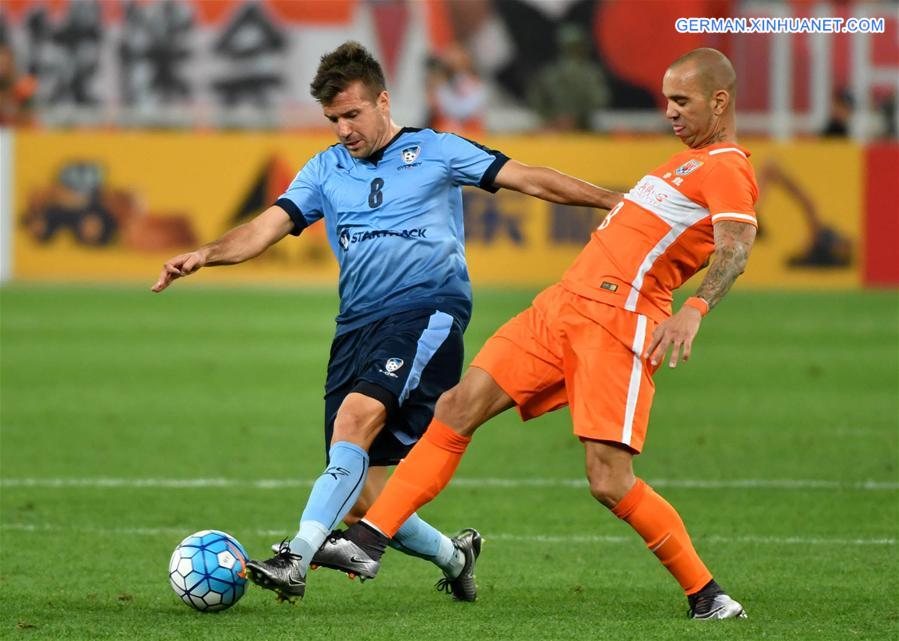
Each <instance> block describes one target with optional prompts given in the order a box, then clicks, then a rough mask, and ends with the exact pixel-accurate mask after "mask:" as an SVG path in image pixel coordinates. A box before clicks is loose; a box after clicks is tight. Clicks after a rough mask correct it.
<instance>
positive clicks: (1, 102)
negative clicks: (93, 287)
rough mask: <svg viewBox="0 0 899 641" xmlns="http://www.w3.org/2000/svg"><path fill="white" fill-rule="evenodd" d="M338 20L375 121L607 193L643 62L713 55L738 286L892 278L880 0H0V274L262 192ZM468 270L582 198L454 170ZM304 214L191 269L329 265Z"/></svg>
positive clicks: (644, 93) (221, 214)
mask: <svg viewBox="0 0 899 641" xmlns="http://www.w3.org/2000/svg"><path fill="white" fill-rule="evenodd" d="M681 17H722V18H723V17H745V18H752V17H782V18H788V17H792V18H802V17H839V18H844V19H849V18H883V24H884V30H883V32H882V33H854V34H850V33H845V34H844V33H839V34H786V33H768V34H685V33H678V32H677V30H676V28H675V22H676V20H677V19H678V18H681ZM348 39H353V40H357V41H359V42H361V43H363V44H364V45H365V46H367V47H368V48H369V49H370V50H371V51H372V52H373V53H374V54H375V56H376V57H377V58H378V59H379V60H380V61H381V63H382V65H383V67H384V71H385V73H386V76H387V82H388V88H389V89H390V92H391V99H392V102H391V106H392V112H393V116H394V119H395V120H396V122H397V123H398V124H401V125H405V126H419V127H421V126H431V127H434V128H435V129H440V130H443V131H451V132H456V133H459V134H462V135H465V136H468V137H471V138H474V139H476V140H478V141H480V142H483V143H484V144H487V145H490V146H493V147H495V148H498V149H500V150H502V151H503V152H505V153H507V154H508V155H510V156H511V157H514V158H516V159H518V160H521V161H522V162H527V163H531V164H540V165H550V166H553V167H556V168H558V169H560V170H562V171H565V172H567V173H570V174H573V175H575V176H578V177H580V178H583V179H585V180H589V181H592V182H595V183H597V184H600V185H604V186H607V187H611V188H616V189H620V190H627V189H628V188H629V187H630V186H631V185H633V184H634V183H635V182H636V181H637V180H639V178H640V177H641V176H642V175H643V174H644V173H646V171H648V170H650V169H651V168H652V167H655V166H657V165H658V164H659V163H660V162H662V161H663V159H664V158H667V157H668V156H670V155H671V154H672V153H675V152H676V151H679V150H680V149H681V145H680V143H679V142H678V141H677V140H676V139H675V138H674V136H673V135H672V134H671V129H670V126H669V124H668V123H667V122H666V121H665V117H664V109H663V107H664V100H663V97H662V94H661V78H662V75H663V73H664V71H665V69H666V67H667V66H668V65H669V64H670V63H671V62H672V61H673V60H674V59H676V58H677V57H679V56H680V55H682V54H683V53H685V52H687V51H689V50H691V49H693V48H696V47H703V46H710V47H716V48H718V49H720V50H722V51H723V52H725V53H726V54H727V55H728V56H729V57H730V58H731V60H732V61H733V62H734V65H735V67H736V70H737V75H738V86H737V105H738V127H739V133H740V141H741V143H743V144H745V145H746V146H748V147H749V148H750V149H751V151H752V153H753V156H752V160H753V164H754V166H755V169H756V173H757V175H758V179H759V186H760V199H759V203H758V213H759V217H760V221H761V229H760V234H759V239H758V242H757V243H756V247H755V249H754V256H753V261H752V263H751V267H750V269H749V270H748V271H747V273H746V274H745V275H744V276H743V277H742V278H741V281H740V286H747V285H748V286H764V287H780V288H783V287H815V288H818V287H829V288H834V287H857V286H889V287H896V286H899V261H897V260H896V258H895V245H896V239H897V238H899V208H897V206H896V203H897V202H899V142H897V121H899V107H897V100H896V96H897V93H899V3H897V2H896V1H890V2H852V1H839V0H831V1H830V2H819V1H806V0H791V1H782V2H768V1H759V0H681V1H679V2H669V1H667V0H0V123H2V125H3V127H2V128H0V280H9V279H11V278H14V279H16V280H22V281H30V280H50V281H58V280H88V281H95V280H119V279H126V280H127V279H130V280H135V279H146V278H149V277H152V276H153V275H154V274H155V273H156V272H157V271H158V268H159V265H160V264H161V262H162V261H163V260H165V259H166V258H167V257H168V256H170V255H171V254H173V253H176V252H179V251H183V250H185V249H189V248H192V247H193V246H196V244H197V243H200V242H205V241H208V240H211V239H212V238H215V237H217V236H219V235H220V234H222V233H223V232H224V231H226V230H227V229H229V228H230V227H232V226H233V225H235V224H237V223H239V222H241V221H244V220H247V219H248V218H249V217H251V216H253V215H255V214H256V213H258V212H259V211H260V210H261V209H263V208H264V207H265V206H266V205H268V204H270V203H272V202H274V201H275V199H277V197H278V196H279V194H281V193H282V192H283V190H284V189H285V188H286V186H287V185H288V184H289V182H290V180H291V179H292V177H293V176H294V175H295V174H296V172H297V170H298V169H299V168H300V167H302V165H303V164H304V163H305V162H306V161H307V160H308V159H309V157H311V156H312V155H313V154H315V153H316V152H318V151H319V150H321V149H323V148H325V147H327V146H328V145H330V144H333V142H334V137H333V134H332V133H331V132H330V131H329V129H328V126H327V124H328V123H327V121H326V120H325V118H324V117H323V116H322V112H321V107H320V106H319V105H318V104H317V103H316V102H315V101H314V100H313V99H312V97H311V96H310V95H309V83H310V81H311V80H312V78H313V76H314V74H315V70H316V68H317V66H318V63H319V60H320V57H321V56H322V55H323V54H324V53H326V52H328V51H331V50H333V49H334V48H335V47H337V46H338V45H340V44H341V43H342V42H344V41H346V40H348ZM463 197H464V199H465V232H466V246H467V252H468V261H469V265H470V267H471V271H472V275H473V278H474V281H475V282H476V283H478V284H499V285H506V284H520V285H523V286H527V287H534V286H539V285H541V284H544V283H547V282H552V281H553V280H555V278H556V277H557V276H558V275H559V274H560V273H562V271H563V270H564V268H565V267H566V265H567V264H568V263H569V262H570V261H571V260H572V259H573V257H574V256H575V255H576V254H577V252H578V251H580V249H581V247H582V246H583V244H584V243H585V242H586V240H587V239H588V238H589V236H590V233H591V232H592V230H594V229H595V228H596V226H597V224H598V223H599V222H600V221H601V220H602V216H603V212H599V211H596V210H592V209H587V208H576V207H562V206H556V205H550V204H548V203H544V202H540V201H536V200H534V199H528V198H526V197H523V196H521V195H520V194H512V193H505V192H500V193H499V194H497V196H495V197H494V196H490V195H488V194H485V193H483V192H480V191H479V190H477V189H466V190H465V191H464V196H463ZM319 227H321V226H313V227H312V228H310V229H309V230H308V231H307V232H306V233H304V234H303V239H302V240H301V241H300V242H297V243H280V244H279V245H278V246H277V247H275V248H273V249H272V251H270V252H267V253H266V254H265V255H264V256H262V257H260V258H259V259H257V260H254V261H252V262H251V263H250V264H248V265H244V266H241V267H240V268H237V269H229V270H210V272H209V274H204V276H203V279H202V280H203V282H206V281H207V279H208V280H215V279H221V280H227V281H229V282H230V281H235V280H266V281H270V280H275V281H285V282H290V283H307V282H328V283H332V282H333V281H334V279H335V277H336V265H335V261H334V260H333V258H332V257H331V255H330V254H331V248H329V247H328V244H327V239H326V238H325V235H324V232H323V230H321V229H319Z"/></svg>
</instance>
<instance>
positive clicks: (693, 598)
mask: <svg viewBox="0 0 899 641" xmlns="http://www.w3.org/2000/svg"><path fill="white" fill-rule="evenodd" d="M735 82H736V75H735V73H734V69H733V66H732V65H731V63H730V61H729V60H728V59H727V57H726V56H724V55H723V54H722V53H720V52H719V51H716V50H714V49H696V50H693V51H691V52H689V53H687V54H686V55H684V56H683V57H681V58H679V59H678V60H676V61H675V62H674V63H673V64H672V65H671V66H670V67H669V68H668V70H667V71H666V73H665V76H664V79H663V81H662V92H663V94H664V95H665V98H666V100H667V110H666V116H667V118H668V120H669V121H670V122H671V125H672V127H673V128H674V133H675V135H676V136H677V137H678V138H680V139H681V140H682V141H683V142H684V143H685V144H686V145H687V146H688V147H689V149H687V150H685V151H682V152H680V153H678V154H675V155H674V156H673V157H672V158H671V159H670V160H668V161H667V162H665V163H664V164H663V165H661V166H660V167H658V168H657V169H655V170H653V171H652V172H650V173H649V174H647V175H646V176H644V177H643V178H642V179H641V180H640V181H639V182H638V183H637V185H636V186H635V187H634V188H633V189H631V190H630V191H629V192H628V193H627V194H625V196H624V200H623V201H622V202H620V203H619V204H618V205H617V206H616V207H615V208H614V209H613V210H612V211H611V212H610V213H609V215H608V216H607V217H606V218H605V219H604V220H603V222H602V224H601V225H600V226H599V228H598V229H597V230H596V231H595V232H594V233H593V235H592V238H591V240H590V242H589V243H588V244H587V246H586V247H585V248H584V250H583V251H582V252H581V254H580V256H578V258H577V259H576V260H575V262H574V264H573V265H572V266H571V267H570V268H569V269H568V271H567V272H566V273H565V274H564V276H563V277H562V280H561V282H559V283H557V284H555V285H553V286H551V287H549V288H548V289H546V290H544V291H543V292H541V293H540V294H539V295H538V296H537V297H536V298H535V299H534V301H533V303H532V304H531V306H530V307H529V308H528V309H526V310H525V311H524V312H522V313H521V314H519V315H518V316H516V317H515V318H513V319H512V320H510V321H509V322H507V323H506V324H505V325H504V326H503V327H501V328H500V329H499V330H498V331H497V332H496V333H495V334H494V335H493V336H492V337H491V338H490V339H489V340H488V341H487V343H486V344H485V345H484V347H483V348H482V349H481V351H480V352H479V353H478V355H477V356H476V357H475V359H474V361H473V362H472V364H471V368H470V369H469V370H468V372H467V373H466V375H465V377H464V378H463V379H462V381H461V382H460V383H459V384H458V385H457V386H455V387H454V388H452V389H450V390H449V391H447V392H446V393H444V394H443V395H442V396H441V397H440V399H439V401H438V402H437V407H436V410H435V412H434V420H433V421H432V422H431V424H430V425H429V427H428V430H427V431H426V432H425V434H424V436H423V437H422V439H421V440H420V441H419V442H418V444H417V445H416V446H415V447H414V448H413V449H412V451H411V452H410V453H409V454H408V455H407V457H406V458H405V460H404V461H403V462H402V463H400V465H399V466H398V467H397V469H396V472H395V473H394V475H393V477H392V478H391V479H390V481H389V482H388V483H387V486H386V488H385V489H384V491H383V493H382V494H381V496H380V497H379V498H378V500H377V501H376V502H375V503H374V505H372V507H371V508H370V509H369V511H368V513H367V514H366V516H365V518H364V519H363V520H362V521H360V522H359V523H357V524H355V525H353V526H352V527H350V528H349V529H348V530H347V531H346V532H343V533H334V534H333V535H332V536H331V537H330V538H329V539H328V540H326V541H325V544H324V545H323V546H322V548H321V549H320V550H319V552H318V554H317V555H316V560H318V559H319V558H321V559H322V561H323V565H325V566H327V567H332V568H335V569H339V570H343V571H346V572H348V573H351V574H356V575H359V576H361V577H363V578H372V577H374V575H375V574H376V573H377V571H378V568H379V567H380V557H381V555H382V554H383V552H384V550H385V548H386V545H387V542H388V540H389V538H390V537H391V536H393V534H394V533H395V532H396V530H397V529H398V528H399V527H400V526H401V525H402V523H403V521H404V520H405V519H406V518H407V517H408V516H409V515H410V514H412V513H413V512H415V510H416V509H418V508H419V507H421V506H422V505H424V504H425V503H427V502H429V501H430V500H432V499H433V498H434V497H436V496H437V494H438V493H439V492H440V491H441V490H442V489H443V488H444V487H445V486H446V484H447V483H448V482H449V480H450V478H451V477H452V475H453V473H454V471H455V469H456V466H457V465H458V463H459V461H460V460H461V458H462V455H463V454H464V452H465V449H466V447H467V446H468V443H469V442H470V441H471V436H472V434H473V433H474V432H475V430H476V429H477V428H478V427H479V426H480V425H482V424H483V423H485V422H486V421H487V420H489V419H490V418H491V417H493V416H495V415H497V414H499V413H500V412H502V411H504V410H506V409H508V408H510V407H512V406H517V408H518V411H519V413H520V414H521V416H522V418H523V419H524V420H527V419H530V418H534V417H536V416H540V415H541V414H543V413H545V412H549V411H552V410H555V409H558V408H560V407H563V406H564V405H569V406H570V408H571V417H572V422H573V424H574V433H575V434H576V435H577V436H578V437H580V439H581V441H582V442H583V444H584V448H585V452H586V469H587V477H588V479H589V484H590V491H591V493H592V494H593V496H594V497H595V498H596V499H597V500H598V501H599V502H600V503H602V504H603V505H605V506H606V507H607V508H609V509H610V510H611V511H612V513H613V514H614V515H615V516H617V517H618V518H620V519H622V520H624V521H625V522H627V523H628V524H629V525H630V526H631V527H632V528H634V530H636V531H637V533H638V534H639V535H640V536H641V537H643V540H644V541H646V544H647V546H648V547H649V549H650V550H651V551H652V553H653V554H655V556H656V557H657V558H658V559H659V561H661V562H662V564H663V565H664V566H665V568H666V569H667V570H668V571H669V572H670V573H671V574H672V575H673V576H674V578H675V579H676V580H677V582H678V583H679V584H680V586H681V588H683V590H684V593H685V594H686V595H687V598H688V600H689V603H690V616H691V617H692V618H695V619H727V618H735V617H740V618H743V617H745V616H746V613H745V611H744V610H743V607H742V606H741V605H740V604H739V603H738V602H736V601H735V600H734V599H732V598H731V597H730V596H728V595H727V594H726V593H725V592H724V590H723V589H722V588H721V587H720V586H719V585H718V583H716V582H715V580H714V579H713V578H712V574H711V573H710V572H709V570H708V569H707V568H706V566H705V564H704V563H703V562H702V560H701V559H700V558H699V555H698V554H697V553H696V550H695V549H694V548H693V544H692V542H691V540H690V536H689V534H687V530H686V528H685V526H684V523H683V521H682V520H681V518H680V516H679V515H678V513H677V511H676V510H675V509H674V507H672V506H671V505H670V504H669V503H668V502H667V501H666V500H665V499H664V498H662V497H661V496H660V495H659V494H657V493H656V492H655V491H654V490H653V489H652V488H651V487H650V486H649V485H648V484H647V483H646V482H645V481H643V480H641V479H639V478H637V477H636V476H635V474H634V470H633V457H634V455H635V454H638V453H639V452H640V451H641V449H642V447H643V443H644V440H645V437H646V427H647V423H648V421H649V410H650V405H651V404H652V397H653V392H654V384H653V380H652V374H653V372H654V371H655V369H656V368H657V367H658V366H659V365H660V363H661V362H662V361H663V360H664V359H665V357H666V353H667V352H668V350H669V349H670V350H671V355H670V357H668V364H669V366H670V367H672V368H673V367H676V366H677V364H678V362H680V361H686V360H687V359H688V358H689V357H690V350H691V346H692V343H693V339H694V337H695V336H696V333H697V332H698V331H699V327H700V324H701V322H702V318H703V317H704V316H705V315H706V314H707V313H708V311H709V310H710V309H712V308H713V307H715V305H716V304H717V303H718V302H719V301H720V300H721V299H722V297H723V296H724V295H725V294H726V293H727V291H728V289H729V288H730V286H731V285H732V284H733V282H734V281H735V280H736V278H737V276H739V275H740V274H741V273H742V272H743V270H744V268H745V266H746V261H747V259H748V258H749V252H750V249H751V247H752V243H753V241H754V239H755V234H756V228H757V225H756V217H755V213H754V211H753V207H754V204H755V201H756V200H757V198H758V188H757V186H756V182H755V176H754V173H753V170H752V166H751V165H750V163H749V160H748V157H749V152H748V151H747V150H746V149H744V148H743V147H740V146H739V145H738V144H737V142H736V139H737V135H736V125H735V115H734V86H735ZM710 257H711V259H712V262H711V266H710V267H709V270H708V272H707V273H706V275H705V277H704V278H703V280H702V283H701V285H700V286H699V289H698V290H697V291H696V294H695V295H694V296H692V297H690V298H688V299H687V300H686V302H685V303H684V305H683V306H682V307H681V308H680V309H679V310H678V311H677V312H676V313H674V314H673V315H672V313H671V302H672V291H673V290H675V289H677V288H678V287H680V286H681V285H682V284H683V283H684V282H685V281H686V280H687V279H688V278H690V276H692V275H693V274H694V273H696V272H697V271H698V270H699V269H701V268H702V267H703V266H704V265H706V264H707V262H708V260H709V258H710Z"/></svg>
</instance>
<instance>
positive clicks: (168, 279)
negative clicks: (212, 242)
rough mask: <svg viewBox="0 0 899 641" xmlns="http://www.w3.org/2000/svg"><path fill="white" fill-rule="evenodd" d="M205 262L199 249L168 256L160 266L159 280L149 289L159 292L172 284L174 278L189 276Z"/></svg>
mask: <svg viewBox="0 0 899 641" xmlns="http://www.w3.org/2000/svg"><path fill="white" fill-rule="evenodd" d="M205 264H206V258H205V256H204V255H203V254H202V253H201V252H199V251H193V252H190V253H187V254H179V255H178V256H175V257H174V258H170V259H169V260H168V261H166V263H165V265H163V266H162V272H160V274H159V280H157V281H156V284H155V285H153V287H151V288H150V289H151V290H152V291H154V292H161V291H162V290H163V289H165V288H166V287H168V286H169V285H171V284H172V281H174V280H175V279H176V278H181V277H182V276H189V275H191V274H193V273H194V272H195V271H197V270H198V269H200V267H202V266H203V265H205Z"/></svg>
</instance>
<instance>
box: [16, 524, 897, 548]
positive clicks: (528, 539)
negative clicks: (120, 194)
mask: <svg viewBox="0 0 899 641" xmlns="http://www.w3.org/2000/svg"><path fill="white" fill-rule="evenodd" d="M0 530H3V531H8V532H32V533H40V532H46V533H49V534H58V533H65V532H82V533H87V534H97V535H104V534H106V535H110V536H172V537H173V538H172V541H173V542H174V543H177V542H178V540H180V538H183V537H184V533H185V532H190V531H191V526H190V525H186V526H183V527H112V528H109V527H97V526H60V525H54V524H51V523H0ZM242 534H243V535H244V536H247V535H250V536H260V537H276V538H277V537H282V538H283V537H284V530H277V529H255V530H252V531H250V530H246V531H244V532H243V533H242ZM483 536H484V539H485V540H493V541H510V542H516V543H560V544H571V543H626V544H629V545H632V544H638V543H639V542H640V539H639V537H637V536H636V535H631V536H613V535H602V534H594V535H590V534H572V535H551V534H511V533H508V532H486V533H483ZM692 538H693V540H694V541H698V542H704V543H733V544H737V545H890V546H891V545H896V539H895V538H892V537H884V538H826V537H816V536H812V537H802V536H766V535H757V534H747V535H743V536H721V535H717V534H711V535H708V536H693V537H692Z"/></svg>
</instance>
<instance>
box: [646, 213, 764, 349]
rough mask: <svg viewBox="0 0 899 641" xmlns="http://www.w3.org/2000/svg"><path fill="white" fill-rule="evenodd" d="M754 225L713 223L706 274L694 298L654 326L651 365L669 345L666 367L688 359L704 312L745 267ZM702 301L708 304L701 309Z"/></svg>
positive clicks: (725, 291)
mask: <svg viewBox="0 0 899 641" xmlns="http://www.w3.org/2000/svg"><path fill="white" fill-rule="evenodd" d="M755 232H756V228H755V226H754V225H750V224H748V223H738V222H735V221H729V220H722V221H721V222H718V223H715V253H714V254H713V255H712V264H711V266H710V267H709V271H708V273H707V274H706V275H705V278H703V279H702V283H701V284H700V285H699V289H698V290H696V295H695V297H694V301H695V299H696V298H698V299H700V300H699V301H695V302H694V301H691V300H688V301H687V303H685V304H684V306H683V307H681V308H680V310H678V312H677V313H676V314H674V315H673V316H671V318H669V319H667V320H666V321H664V322H663V323H661V324H659V326H658V327H656V330H655V332H653V334H652V343H651V344H650V345H649V349H648V350H647V351H646V354H645V355H644V357H645V358H649V359H650V362H651V363H652V364H653V365H658V364H659V363H660V362H661V361H662V359H664V358H665V354H666V353H667V352H668V349H669V348H671V357H670V358H669V359H668V366H669V367H677V364H678V362H680V361H681V360H682V361H684V362H687V360H689V358H690V351H691V349H692V347H693V339H694V338H695V337H696V333H697V332H698V331H699V325H700V323H701V322H702V317H703V315H704V314H705V312H706V311H708V310H709V309H711V308H712V307H714V306H715V305H717V304H718V302H719V301H720V300H721V299H722V298H724V295H725V294H726V293H727V291H728V290H729V289H730V287H731V285H733V284H734V281H735V280H737V276H739V275H740V274H742V273H743V271H744V270H745V269H746V262H747V261H748V260H749V252H750V251H751V250H752V243H753V242H754V241H755ZM703 303H704V304H705V305H706V306H707V309H706V310H705V311H700V308H701V307H702V306H703Z"/></svg>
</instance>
